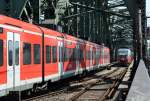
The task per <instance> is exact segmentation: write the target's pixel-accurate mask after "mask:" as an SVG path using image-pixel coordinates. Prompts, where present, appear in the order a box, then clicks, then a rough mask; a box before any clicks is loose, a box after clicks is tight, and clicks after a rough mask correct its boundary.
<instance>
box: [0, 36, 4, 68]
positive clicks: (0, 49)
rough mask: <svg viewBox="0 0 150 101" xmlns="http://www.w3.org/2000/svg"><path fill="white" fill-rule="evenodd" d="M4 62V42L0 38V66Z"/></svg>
mask: <svg viewBox="0 0 150 101" xmlns="http://www.w3.org/2000/svg"><path fill="white" fill-rule="evenodd" d="M3 64H4V42H3V40H1V39H0V67H1V66H3Z"/></svg>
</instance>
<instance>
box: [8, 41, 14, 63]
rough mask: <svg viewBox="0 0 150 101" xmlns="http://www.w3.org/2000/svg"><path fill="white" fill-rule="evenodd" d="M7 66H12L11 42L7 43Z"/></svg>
mask: <svg viewBox="0 0 150 101" xmlns="http://www.w3.org/2000/svg"><path fill="white" fill-rule="evenodd" d="M8 64H9V66H12V64H13V42H12V40H9V41H8Z"/></svg>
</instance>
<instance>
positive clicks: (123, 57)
mask: <svg viewBox="0 0 150 101" xmlns="http://www.w3.org/2000/svg"><path fill="white" fill-rule="evenodd" d="M117 61H118V62H119V63H120V65H125V66H128V65H129V64H131V62H132V61H133V53H132V51H131V49H129V48H119V49H118V51H117Z"/></svg>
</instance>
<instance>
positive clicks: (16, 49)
mask: <svg viewBox="0 0 150 101" xmlns="http://www.w3.org/2000/svg"><path fill="white" fill-rule="evenodd" d="M15 64H16V65H19V41H16V42H15Z"/></svg>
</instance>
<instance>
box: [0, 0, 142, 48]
mask: <svg viewBox="0 0 150 101" xmlns="http://www.w3.org/2000/svg"><path fill="white" fill-rule="evenodd" d="M139 9H141V10H142V18H143V20H142V27H143V33H145V0H1V3H0V13H2V14H5V15H8V16H11V17H14V18H18V19H21V20H23V21H27V22H30V23H36V24H40V25H42V26H45V27H50V28H53V29H55V30H58V31H60V32H64V33H67V34H72V35H73V36H76V37H79V38H83V39H85V40H89V41H93V42H96V43H99V44H105V45H107V46H109V47H111V48H112V50H115V49H117V48H119V47H131V48H132V47H133V46H134V47H135V50H138V47H137V46H135V45H134V44H137V42H138V41H137V40H138V38H139V36H138V35H137V33H138V19H137V18H138V17H137V16H138V10H139ZM143 37H144V34H143ZM133 43H134V44H133Z"/></svg>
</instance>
